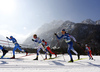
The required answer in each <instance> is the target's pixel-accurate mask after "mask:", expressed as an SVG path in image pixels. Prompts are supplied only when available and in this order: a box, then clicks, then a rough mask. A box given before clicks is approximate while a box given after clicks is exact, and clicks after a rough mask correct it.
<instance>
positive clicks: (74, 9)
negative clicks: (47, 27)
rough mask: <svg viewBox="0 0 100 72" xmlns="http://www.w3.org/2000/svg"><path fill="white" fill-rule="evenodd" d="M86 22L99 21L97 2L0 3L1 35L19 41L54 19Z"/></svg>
mask: <svg viewBox="0 0 100 72" xmlns="http://www.w3.org/2000/svg"><path fill="white" fill-rule="evenodd" d="M85 19H92V20H94V21H96V20H100V0H0V35H3V36H4V37H6V36H11V35H12V36H14V37H15V38H16V39H18V40H19V42H23V41H24V40H25V38H27V37H28V36H29V35H30V33H32V32H33V33H34V32H35V31H36V30H37V29H38V28H39V27H41V26H42V25H43V24H45V23H49V22H52V21H53V20H63V21H66V20H70V21H72V22H76V23H79V22H81V21H83V20H85ZM0 40H2V39H0Z"/></svg>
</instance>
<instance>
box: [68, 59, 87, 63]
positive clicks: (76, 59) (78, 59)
mask: <svg viewBox="0 0 100 72" xmlns="http://www.w3.org/2000/svg"><path fill="white" fill-rule="evenodd" d="M84 59H87V58H81V59H76V60H73V62H75V61H79V60H84ZM68 63H72V62H71V61H68Z"/></svg>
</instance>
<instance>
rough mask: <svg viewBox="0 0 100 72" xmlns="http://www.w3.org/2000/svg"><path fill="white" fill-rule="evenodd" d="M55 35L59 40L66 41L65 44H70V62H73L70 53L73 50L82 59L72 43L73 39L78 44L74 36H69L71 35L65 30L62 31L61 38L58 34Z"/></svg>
mask: <svg viewBox="0 0 100 72" xmlns="http://www.w3.org/2000/svg"><path fill="white" fill-rule="evenodd" d="M55 35H56V37H57V38H58V39H61V38H63V39H64V40H65V42H66V43H67V44H68V54H69V56H70V59H71V60H70V62H73V58H72V54H71V52H70V51H71V50H72V51H73V52H74V53H75V54H76V55H77V56H78V59H80V57H79V54H78V53H77V52H76V51H75V50H74V48H73V42H72V41H71V38H72V39H73V40H74V41H75V42H76V39H75V38H74V37H73V36H71V35H69V33H66V31H65V29H62V36H61V37H59V36H58V35H57V34H56V33H55Z"/></svg>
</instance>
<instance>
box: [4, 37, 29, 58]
mask: <svg viewBox="0 0 100 72" xmlns="http://www.w3.org/2000/svg"><path fill="white" fill-rule="evenodd" d="M6 38H7V39H9V40H10V41H12V42H13V43H14V45H15V47H14V49H13V57H12V59H13V58H15V50H16V49H17V48H18V49H19V50H20V51H22V52H26V55H27V54H28V52H27V51H25V50H22V49H21V48H20V45H19V44H18V43H17V40H16V39H15V38H14V37H13V36H10V38H8V37H6Z"/></svg>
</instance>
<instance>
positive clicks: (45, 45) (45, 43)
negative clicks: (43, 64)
mask: <svg viewBox="0 0 100 72" xmlns="http://www.w3.org/2000/svg"><path fill="white" fill-rule="evenodd" d="M42 44H43V46H44V47H45V50H46V51H48V52H49V53H50V54H49V55H50V58H51V56H52V55H51V54H54V55H55V57H57V54H55V53H54V52H52V51H51V49H50V47H49V44H48V43H47V42H46V41H45V40H44V39H43V40H42Z"/></svg>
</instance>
